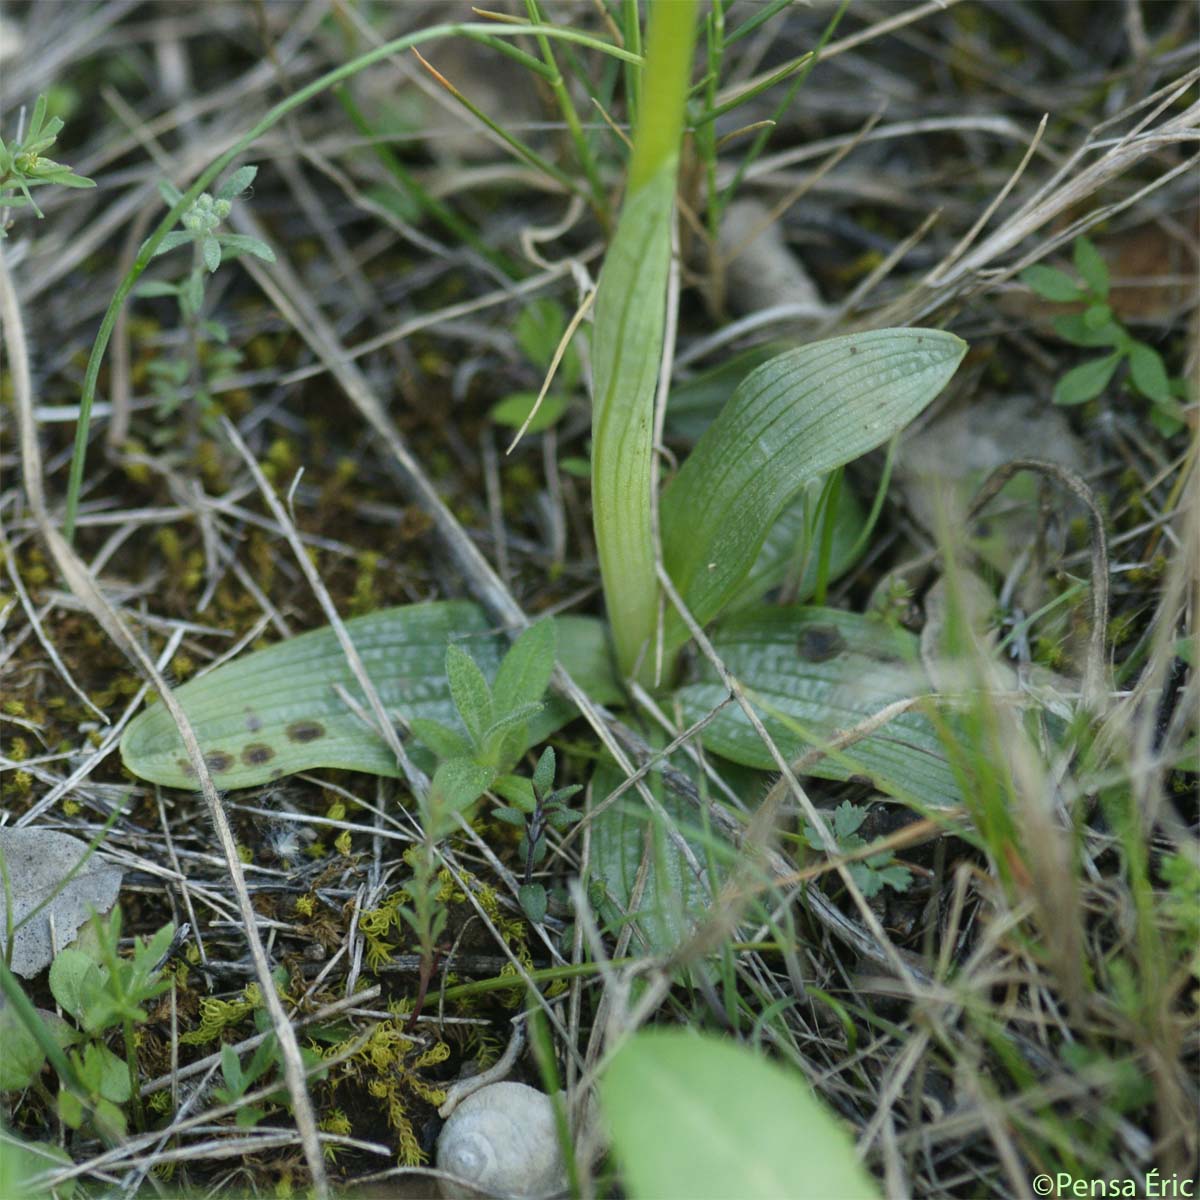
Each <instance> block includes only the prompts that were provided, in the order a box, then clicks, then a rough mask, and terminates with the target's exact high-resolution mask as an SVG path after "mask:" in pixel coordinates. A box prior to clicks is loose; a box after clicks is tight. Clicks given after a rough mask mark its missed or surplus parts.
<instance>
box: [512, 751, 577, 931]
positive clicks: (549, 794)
mask: <svg viewBox="0 0 1200 1200" xmlns="http://www.w3.org/2000/svg"><path fill="white" fill-rule="evenodd" d="M554 771H555V762H554V749H553V747H551V746H547V747H546V749H545V750H543V751H542V756H541V758H539V759H538V764H537V766H536V767H535V768H534V772H533V778H532V779H526V778H525V777H524V776H522V775H504V776H501V778H499V779H497V780H496V782H495V783H494V784H493V785H492V787H493V790H494V791H495V792H496V793H497V794H498V795H500V796H501V797H502V798H503V799H505V800H507V801H508V804H502V805H498V806H497V807H496V808H494V809H492V815H493V816H494V817H495V818H496V819H497V820H499V821H503V822H504V823H505V824H507V825H516V826H518V827H519V828H520V827H523V829H524V832H523V833H522V834H521V844H520V852H521V855H522V857H523V858H524V859H525V875H524V879H523V881H522V884H521V890H520V899H521V907H522V908H523V909H524V910H525V915H526V916H527V917H528V918H529V919H530V920H531V921H533V922H535V923H536V922H538V921H541V920H542V918H543V917H544V916H545V915H546V889H545V888H544V887H543V886H542V885H541V884H540V883H534V881H533V868H534V867H535V866H537V865H538V864H539V863H540V862H541V861H542V860H543V859H544V858H545V857H546V831H547V830H548V829H557V830H559V831H560V832H561V831H563V830H566V829H570V828H571V826H572V825H574V824H575V822H576V821H578V820H579V814H578V813H574V812H571V810H570V809H568V808H567V807H566V802H567V801H568V800H569V799H570V798H571V797H572V796H574V795H575V794H576V793H577V792H579V791H581V790H582V789H581V788H580V786H579V785H578V784H571V785H570V786H569V787H563V788H556V787H555V786H554Z"/></svg>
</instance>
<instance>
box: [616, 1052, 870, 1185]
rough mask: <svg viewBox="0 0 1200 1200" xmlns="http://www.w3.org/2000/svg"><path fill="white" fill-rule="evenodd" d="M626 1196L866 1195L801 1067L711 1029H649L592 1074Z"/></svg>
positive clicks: (850, 1151) (849, 1144)
mask: <svg viewBox="0 0 1200 1200" xmlns="http://www.w3.org/2000/svg"><path fill="white" fill-rule="evenodd" d="M600 1099H601V1104H602V1108H603V1111H604V1118H605V1123H606V1124H607V1126H608V1129H609V1132H610V1133H611V1135H612V1140H613V1147H614V1149H615V1150H616V1154H617V1159H618V1161H619V1163H620V1165H621V1172H622V1177H623V1182H624V1184H625V1189H624V1190H625V1191H626V1193H627V1194H628V1195H629V1196H630V1197H631V1200H676V1198H678V1200H683V1198H684V1197H687V1200H728V1198H729V1197H734V1196H736V1197H738V1198H739V1200H782V1198H783V1197H787V1198H788V1200H830V1198H832V1197H836V1198H837V1200H872V1198H873V1197H877V1196H878V1195H879V1191H878V1189H877V1188H876V1186H875V1184H874V1183H873V1182H872V1180H871V1178H870V1176H869V1175H868V1174H867V1173H866V1171H865V1170H864V1169H863V1167H862V1165H861V1164H860V1163H859V1161H858V1157H857V1155H856V1153H855V1149H854V1139H853V1138H852V1136H851V1134H850V1130H849V1129H848V1128H847V1127H846V1126H845V1125H843V1124H842V1122H840V1121H839V1120H838V1119H837V1117H835V1116H834V1114H833V1113H832V1112H831V1111H830V1110H829V1109H828V1108H826V1107H825V1105H824V1104H822V1103H821V1101H820V1100H819V1099H818V1098H817V1097H816V1096H814V1095H813V1092H812V1090H811V1088H810V1087H809V1085H808V1083H807V1081H806V1080H805V1079H804V1077H803V1076H802V1075H800V1074H799V1073H798V1072H796V1071H795V1070H789V1069H787V1068H786V1067H784V1066H781V1065H780V1064H778V1063H773V1062H770V1061H769V1060H767V1059H765V1058H763V1057H761V1056H760V1055H758V1054H755V1053H754V1052H752V1051H751V1050H749V1049H747V1048H745V1047H744V1046H739V1045H737V1044H735V1043H733V1042H730V1041H729V1040H727V1039H724V1038H719V1037H717V1036H715V1035H712V1034H696V1033H690V1032H686V1031H684V1030H677V1029H647V1030H643V1031H642V1032H640V1033H637V1034H635V1035H634V1036H633V1037H632V1038H630V1039H629V1041H627V1042H626V1043H625V1044H624V1045H623V1046H622V1047H621V1049H620V1050H618V1051H617V1053H616V1055H615V1056H614V1057H613V1059H612V1061H611V1062H610V1063H609V1065H608V1067H607V1068H606V1070H605V1072H604V1074H603V1076H602V1077H601V1080H600Z"/></svg>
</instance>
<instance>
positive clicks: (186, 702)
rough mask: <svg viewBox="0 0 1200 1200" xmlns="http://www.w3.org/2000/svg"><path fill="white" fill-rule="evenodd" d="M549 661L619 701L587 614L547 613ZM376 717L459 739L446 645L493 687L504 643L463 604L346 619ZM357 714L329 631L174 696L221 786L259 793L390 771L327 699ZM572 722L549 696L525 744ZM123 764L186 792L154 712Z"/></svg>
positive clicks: (349, 677) (174, 741) (189, 778)
mask: <svg viewBox="0 0 1200 1200" xmlns="http://www.w3.org/2000/svg"><path fill="white" fill-rule="evenodd" d="M554 624H555V627H556V631H557V638H558V660H559V662H561V663H562V665H563V666H564V667H565V668H566V670H567V671H568V672H569V673H570V674H571V675H572V676H573V677H574V678H575V679H576V681H577V682H578V683H579V684H580V685H581V686H582V687H583V689H584V691H586V692H587V693H588V694H589V695H590V696H592V697H593V698H594V699H595V700H596V701H597V702H599V703H601V704H611V703H614V702H615V701H617V700H619V699H620V698H621V691H620V688H619V686H618V684H617V683H616V681H615V679H614V676H613V673H612V666H611V663H610V659H609V651H608V645H607V641H606V637H605V632H604V629H603V626H602V625H601V624H600V623H599V622H598V621H595V620H592V619H590V618H586V617H556V618H555V619H554ZM345 628H346V632H347V633H348V634H349V636H350V639H351V641H352V642H353V643H354V645H355V647H356V649H357V650H358V652H359V655H360V656H361V658H362V660H363V665H364V666H365V667H366V670H367V673H368V675H369V676H370V678H371V681H372V683H373V684H374V685H375V688H376V690H377V692H378V694H379V698H380V700H381V701H382V703H383V706H384V709H385V710H386V711H387V712H388V713H389V715H394V716H395V718H396V719H397V721H398V723H401V724H402V722H403V721H405V720H408V719H411V718H412V717H422V718H425V719H428V720H433V721H439V722H441V723H442V724H444V725H446V726H447V727H449V728H450V729H453V730H455V731H457V732H459V733H460V734H465V730H463V728H462V726H461V724H460V723H459V720H458V714H457V712H456V711H455V707H454V702H453V700H452V698H451V695H450V688H449V685H448V683H447V680H446V648H447V646H448V645H449V644H450V643H451V642H452V641H453V642H455V643H456V644H458V645H460V646H462V647H463V648H464V649H465V650H466V651H467V652H468V653H470V655H471V656H472V658H474V660H475V661H476V662H477V663H478V664H479V666H480V667H481V669H482V670H483V672H484V675H485V676H487V677H488V678H489V679H494V678H495V674H496V671H497V670H498V668H499V665H500V660H501V658H502V657H503V655H504V652H505V651H506V650H507V648H508V639H507V638H506V637H504V636H503V635H502V634H501V633H499V632H498V631H496V630H495V629H493V628H492V627H491V625H490V624H489V622H488V620H487V618H486V617H485V616H484V614H483V612H482V610H481V609H480V608H478V607H477V606H476V605H474V604H470V603H467V602H465V601H458V600H452V601H439V602H434V603H429V604H412V605H404V606H401V607H399V608H386V609H380V610H379V611H378V612H374V613H370V614H369V615H367V616H364V617H356V618H354V619H353V620H349V621H346V622H345ZM339 688H341V689H344V691H345V693H346V695H347V696H349V697H350V699H351V700H352V701H353V702H354V704H355V705H356V706H357V707H358V708H359V709H360V711H361V712H362V713H364V714H367V713H369V711H370V710H369V708H368V706H367V702H366V698H365V696H364V695H363V693H362V689H361V688H360V687H359V686H358V684H357V682H356V681H355V679H354V676H353V674H352V673H351V671H350V667H349V664H348V663H347V662H346V656H345V654H344V653H343V652H342V647H341V644H340V642H339V641H338V639H337V636H336V634H335V633H334V631H333V630H332V629H331V628H328V627H326V628H323V629H316V630H313V631H312V632H310V633H303V634H300V635H299V636H298V637H294V638H289V639H288V640H287V641H284V642H280V643H278V644H276V645H274V646H269V647H267V648H266V649H264V650H258V651H255V652H254V653H252V654H247V655H244V656H242V657H240V658H236V659H234V660H233V661H232V662H229V663H225V664H224V665H222V666H220V667H218V668H217V669H216V670H214V671H211V672H209V673H208V674H207V675H204V676H201V677H200V678H198V679H194V680H191V681H189V682H188V683H185V684H183V685H182V686H181V687H179V688H177V689H176V690H175V695H176V697H177V699H178V700H179V702H180V704H181V705H182V706H183V708H184V711H185V712H186V713H187V715H188V718H189V720H190V721H191V722H192V725H193V728H194V729H195V731H196V736H197V738H198V739H199V741H200V747H201V750H202V751H203V752H204V754H205V756H206V759H207V762H208V766H209V770H210V771H211V772H212V775H213V780H214V781H215V783H216V785H217V786H218V787H220V788H242V787H258V786H261V785H262V784H265V783H270V782H271V781H272V780H275V779H279V778H281V777H282V776H284V775H291V774H294V773H295V772H297V771H308V770H314V769H316V768H318V767H341V768H344V769H346V770H353V771H365V772H367V773H369V774H373V775H389V776H398V775H399V774H400V772H399V769H398V767H397V765H396V761H395V759H394V757H393V755H392V752H391V751H390V750H389V749H388V747H387V743H386V742H385V741H384V740H383V738H382V737H381V736H380V735H379V734H378V733H376V732H375V730H374V729H373V728H372V726H371V725H370V724H369V723H368V722H367V721H366V720H364V719H363V717H361V716H360V715H359V714H358V713H356V712H355V711H354V709H353V708H352V707H351V706H349V705H347V704H346V703H345V702H344V701H343V700H342V698H341V697H340V696H339V694H338V689H339ZM572 716H574V710H573V708H572V706H571V705H569V704H568V703H566V702H565V701H563V700H559V699H551V700H550V701H549V702H548V703H547V704H546V705H545V707H544V708H543V709H542V710H541V711H540V712H539V713H538V714H537V715H536V716H535V717H533V718H532V719H531V720H530V722H529V724H528V728H527V739H528V744H529V745H530V746H534V745H537V744H538V743H540V742H542V741H544V740H545V739H546V738H547V737H548V736H549V735H550V734H551V733H553V732H554V730H555V729H558V728H559V727H560V726H562V725H563V724H565V723H566V722H567V721H568V720H570V719H571V717H572ZM121 757H122V759H123V761H124V763H125V766H126V767H127V768H128V769H129V770H130V771H132V772H133V774H135V775H138V776H140V777H141V778H143V779H149V780H151V781H152V782H154V783H160V784H164V785H165V786H167V787H179V788H195V786H196V776H195V774H194V772H193V769H192V766H191V764H190V763H189V762H188V760H187V756H186V754H185V753H184V749H183V743H182V741H181V740H180V737H179V733H178V730H177V729H176V728H175V724H174V722H173V721H172V720H171V717H170V714H169V713H168V712H167V711H166V709H165V708H164V707H163V705H161V704H157V705H153V706H152V707H150V708H148V709H147V710H146V711H145V712H143V713H141V714H139V716H137V717H136V718H135V719H134V720H133V721H132V722H131V723H130V725H129V728H128V729H126V731H125V735H124V737H123V738H122V739H121Z"/></svg>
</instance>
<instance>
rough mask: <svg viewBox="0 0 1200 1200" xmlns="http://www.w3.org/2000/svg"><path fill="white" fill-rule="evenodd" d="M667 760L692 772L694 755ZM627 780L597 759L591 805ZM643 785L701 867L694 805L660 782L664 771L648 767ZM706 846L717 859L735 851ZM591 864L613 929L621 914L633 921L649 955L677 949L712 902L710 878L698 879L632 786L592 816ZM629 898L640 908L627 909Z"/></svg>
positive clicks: (704, 863) (704, 860) (702, 848)
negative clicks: (645, 864) (643, 870)
mask: <svg viewBox="0 0 1200 1200" xmlns="http://www.w3.org/2000/svg"><path fill="white" fill-rule="evenodd" d="M672 765H673V766H675V767H677V768H678V769H680V770H683V771H686V772H687V773H688V774H690V775H692V776H693V777H694V776H695V773H696V769H695V767H694V765H693V764H692V762H691V760H690V759H686V758H684V757H683V756H682V755H680V756H677V758H676V759H675V760H674V761H673V763H672ZM624 780H625V776H624V775H623V774H622V773H621V772H620V771H619V770H618V769H617V768H616V766H615V765H614V764H612V763H611V762H601V763H600V765H599V766H597V768H596V771H595V774H594V775H593V776H592V795H593V796H594V797H595V803H596V805H597V806H599V805H600V804H603V803H604V801H605V800H606V799H607V798H608V797H609V796H611V795H612V793H613V792H614V791H616V789H617V788H618V787H619V786H620V785H621V784H622V783H623V782H624ZM646 783H647V785H648V786H649V788H650V790H651V792H652V793H653V795H654V796H655V797H656V798H657V799H658V801H659V802H660V804H661V805H662V807H663V810H664V811H665V812H666V814H667V816H668V819H669V820H670V821H671V822H672V823H673V825H674V826H675V829H676V830H677V831H678V832H679V833H680V834H681V835H682V837H683V838H684V840H685V841H686V842H687V844H688V846H689V847H690V848H691V851H692V854H693V856H694V857H695V859H696V861H697V862H698V863H699V865H700V867H701V869H702V871H704V872H705V873H706V872H707V868H708V862H709V855H708V852H707V850H706V845H705V835H704V833H703V831H702V830H700V829H699V828H698V827H697V815H696V810H695V808H694V807H693V806H692V805H691V804H689V803H688V802H687V801H686V800H684V799H682V798H681V797H679V796H677V795H675V793H674V792H668V791H667V790H666V789H665V788H664V787H663V782H662V775H661V773H659V772H653V771H652V772H651V773H650V774H649V775H647V776H646ZM709 847H710V848H711V849H712V850H713V852H714V859H715V860H716V861H719V862H723V863H727V862H728V861H729V860H730V858H731V857H732V847H730V846H729V845H727V844H726V843H718V842H716V841H715V840H714V841H713V842H712V843H709ZM647 853H649V855H650V862H649V869H648V872H647V874H646V877H645V881H644V883H642V882H641V866H642V858H643V856H644V855H645V854H647ZM589 864H590V870H591V878H592V879H593V880H597V881H599V882H602V883H603V884H604V888H605V892H606V899H605V901H604V902H603V903H602V904H601V905H600V912H601V915H602V916H603V918H604V921H605V924H606V926H607V927H608V929H609V930H610V931H611V932H613V933H616V932H617V931H619V929H620V928H621V926H622V925H623V924H624V922H625V921H626V920H629V919H632V920H634V921H635V922H636V924H637V930H638V932H637V934H636V935H635V938H634V944H635V945H644V946H646V947H648V948H649V950H650V951H651V952H652V953H669V952H671V951H673V950H676V949H678V947H679V945H680V943H681V942H683V941H684V940H686V938H687V937H688V936H689V934H690V933H691V932H692V930H693V928H694V926H695V925H696V923H697V922H698V921H699V920H701V919H702V918H703V917H704V915H705V914H706V913H707V912H708V908H709V905H710V904H711V901H712V894H711V892H710V886H709V880H708V879H707V878H706V877H697V875H696V873H695V871H693V869H692V866H691V863H689V862H688V860H687V857H686V856H685V855H684V853H683V851H682V850H681V848H680V846H679V844H678V842H676V841H675V839H674V838H673V837H672V835H671V833H670V831H669V830H667V829H666V828H664V826H663V823H662V821H661V820H660V819H659V817H658V816H657V814H655V813H654V812H653V811H651V809H649V808H648V807H647V806H646V804H645V802H644V801H643V800H642V799H641V797H640V796H639V795H638V794H637V792H636V791H635V790H633V789H632V788H631V789H628V790H626V791H625V792H624V793H623V794H622V795H621V796H620V797H618V798H617V799H616V800H614V801H613V802H612V803H611V804H609V805H608V807H607V808H604V809H603V810H602V811H601V812H600V813H599V815H598V816H596V817H595V818H594V820H593V822H592V843H591V857H590V859H589ZM718 884H719V881H718ZM715 890H716V888H712V891H713V892H715ZM634 896H637V897H638V903H637V907H636V909H635V910H634V911H630V906H631V904H632V902H633V898H634Z"/></svg>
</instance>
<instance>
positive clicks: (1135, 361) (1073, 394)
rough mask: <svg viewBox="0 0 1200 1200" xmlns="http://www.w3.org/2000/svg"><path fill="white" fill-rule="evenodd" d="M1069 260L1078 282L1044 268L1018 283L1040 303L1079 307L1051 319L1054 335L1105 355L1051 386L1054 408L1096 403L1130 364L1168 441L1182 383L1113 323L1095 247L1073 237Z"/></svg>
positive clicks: (1104, 267) (1179, 423)
mask: <svg viewBox="0 0 1200 1200" xmlns="http://www.w3.org/2000/svg"><path fill="white" fill-rule="evenodd" d="M1072 258H1073V261H1074V264H1075V270H1076V273H1077V274H1078V278H1077V279H1073V278H1072V277H1071V276H1070V275H1068V274H1067V273H1066V272H1065V271H1060V270H1059V269H1058V268H1057V267H1049V266H1046V265H1045V264H1043V263H1035V264H1034V265H1033V266H1031V267H1027V268H1026V269H1025V270H1024V271H1022V272H1021V282H1022V283H1024V284H1026V286H1028V287H1029V288H1031V289H1032V290H1033V291H1034V292H1035V293H1036V294H1037V295H1039V296H1041V297H1042V299H1043V300H1052V301H1054V302H1055V303H1056V304H1076V303H1081V304H1082V305H1083V308H1082V309H1081V310H1079V311H1078V312H1072V313H1063V314H1061V315H1060V316H1057V317H1055V318H1054V329H1055V332H1056V333H1057V334H1058V336H1059V337H1060V338H1062V339H1063V341H1065V342H1070V343H1071V344H1072V345H1074V346H1083V347H1085V348H1088V349H1104V350H1105V351H1106V353H1104V354H1101V355H1100V356H1099V357H1098V358H1090V359H1088V360H1087V362H1084V363H1080V364H1079V366H1077V367H1072V368H1071V370H1069V371H1068V372H1067V373H1066V374H1065V375H1063V377H1062V378H1061V379H1060V380H1059V381H1058V383H1056V384H1055V386H1054V396H1053V399H1054V403H1055V404H1062V405H1071V404H1083V403H1085V402H1086V401H1088V400H1094V399H1095V398H1096V397H1097V396H1099V395H1100V394H1101V393H1102V392H1103V391H1104V389H1105V388H1107V387H1108V385H1109V383H1110V381H1111V380H1112V377H1113V375H1114V374H1115V373H1116V370H1117V368H1118V367H1119V366H1120V365H1121V364H1122V363H1123V362H1124V363H1128V364H1129V386H1130V388H1131V389H1132V390H1133V391H1134V392H1136V393H1137V394H1138V395H1139V396H1143V397H1145V399H1147V400H1149V401H1150V404H1151V406H1152V407H1151V410H1150V419H1151V421H1152V422H1153V423H1154V426H1155V428H1156V429H1158V431H1159V432H1160V433H1162V434H1163V435H1164V436H1167V437H1169V436H1171V434H1173V433H1177V432H1178V431H1179V430H1180V429H1182V428H1183V414H1182V412H1181V410H1180V406H1179V399H1180V398H1182V397H1183V396H1185V395H1186V392H1187V386H1186V384H1185V382H1184V381H1183V380H1182V379H1171V378H1170V376H1169V375H1168V374H1167V368H1166V365H1165V364H1164V363H1163V360H1162V355H1161V354H1159V352H1158V351H1157V350H1156V349H1155V348H1154V347H1153V346H1151V345H1149V344H1147V343H1146V342H1143V341H1141V340H1140V339H1138V338H1135V337H1134V336H1133V335H1132V334H1131V333H1130V332H1129V331H1128V330H1127V329H1126V328H1125V327H1124V326H1123V325H1122V324H1121V323H1120V321H1118V320H1117V318H1116V315H1115V313H1114V312H1113V309H1112V305H1111V304H1110V303H1109V288H1110V284H1109V274H1108V264H1107V263H1106V262H1105V261H1104V259H1103V257H1102V256H1101V254H1100V252H1099V251H1098V250H1097V249H1096V247H1095V245H1094V244H1093V243H1092V242H1091V241H1089V240H1088V239H1087V238H1085V237H1077V238H1076V239H1075V243H1074V246H1073V249H1072Z"/></svg>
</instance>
